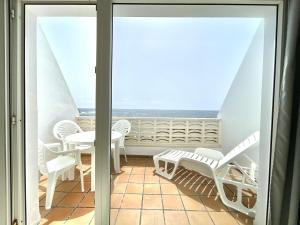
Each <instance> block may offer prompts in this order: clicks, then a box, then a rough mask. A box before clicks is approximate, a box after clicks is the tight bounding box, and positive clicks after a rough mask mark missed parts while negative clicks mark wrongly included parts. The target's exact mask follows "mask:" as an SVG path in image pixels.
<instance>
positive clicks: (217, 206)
mask: <svg viewBox="0 0 300 225" xmlns="http://www.w3.org/2000/svg"><path fill="white" fill-rule="evenodd" d="M200 199H201V201H202V202H203V205H204V206H205V208H206V209H207V210H208V211H215V212H220V211H228V208H227V207H226V206H225V205H224V204H223V203H222V202H221V200H220V199H219V198H218V197H217V196H212V197H206V196H200Z"/></svg>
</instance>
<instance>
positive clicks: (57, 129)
mask: <svg viewBox="0 0 300 225" xmlns="http://www.w3.org/2000/svg"><path fill="white" fill-rule="evenodd" d="M80 132H83V131H82V129H81V128H80V127H79V125H78V124H77V123H75V122H73V121H71V120H62V121H59V122H58V123H56V124H55V125H54V127H53V135H54V137H55V138H56V139H58V140H60V141H62V142H64V140H65V138H66V137H67V136H68V135H71V134H76V133H80Z"/></svg>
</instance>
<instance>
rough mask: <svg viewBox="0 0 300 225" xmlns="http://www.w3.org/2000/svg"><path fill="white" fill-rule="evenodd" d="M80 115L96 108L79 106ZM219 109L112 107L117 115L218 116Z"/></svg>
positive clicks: (113, 113)
mask: <svg viewBox="0 0 300 225" xmlns="http://www.w3.org/2000/svg"><path fill="white" fill-rule="evenodd" d="M78 110H79V114H80V116H95V109H94V108H78ZM218 113H219V111H218V110H164V109H112V116H117V117H182V118H217V117H218Z"/></svg>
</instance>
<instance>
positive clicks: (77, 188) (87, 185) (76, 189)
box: [72, 182, 91, 192]
mask: <svg viewBox="0 0 300 225" xmlns="http://www.w3.org/2000/svg"><path fill="white" fill-rule="evenodd" d="M90 190H91V182H84V192H89V191H90ZM72 192H82V191H81V184H80V182H79V183H78V184H77V185H76V186H75V187H74V188H73V189H72Z"/></svg>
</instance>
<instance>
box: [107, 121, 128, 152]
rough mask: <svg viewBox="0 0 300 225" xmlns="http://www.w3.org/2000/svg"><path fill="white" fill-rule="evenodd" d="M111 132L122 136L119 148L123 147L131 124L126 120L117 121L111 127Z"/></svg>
mask: <svg viewBox="0 0 300 225" xmlns="http://www.w3.org/2000/svg"><path fill="white" fill-rule="evenodd" d="M112 130H113V131H118V132H120V133H121V134H122V137H121V138H120V147H121V148H123V147H124V144H125V143H124V142H125V136H126V135H127V134H129V133H130V130H131V123H130V122H129V121H128V120H118V121H117V122H116V123H115V124H114V125H113V126H112Z"/></svg>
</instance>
